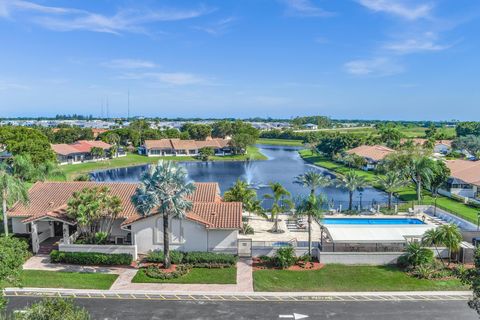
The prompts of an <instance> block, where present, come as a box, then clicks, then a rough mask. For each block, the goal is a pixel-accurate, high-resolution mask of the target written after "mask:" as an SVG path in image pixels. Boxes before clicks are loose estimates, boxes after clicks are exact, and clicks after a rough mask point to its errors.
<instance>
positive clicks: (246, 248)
mask: <svg viewBox="0 0 480 320" xmlns="http://www.w3.org/2000/svg"><path fill="white" fill-rule="evenodd" d="M238 256H239V257H240V258H251V257H252V239H239V240H238Z"/></svg>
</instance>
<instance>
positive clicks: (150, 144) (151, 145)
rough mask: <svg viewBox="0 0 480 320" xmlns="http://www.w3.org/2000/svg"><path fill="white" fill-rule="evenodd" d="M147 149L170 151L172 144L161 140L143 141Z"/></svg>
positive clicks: (167, 140)
mask: <svg viewBox="0 0 480 320" xmlns="http://www.w3.org/2000/svg"><path fill="white" fill-rule="evenodd" d="M143 145H144V146H145V148H147V149H172V148H173V146H172V143H171V142H170V139H161V140H145V142H144V144H143Z"/></svg>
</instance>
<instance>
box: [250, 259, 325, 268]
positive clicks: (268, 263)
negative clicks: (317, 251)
mask: <svg viewBox="0 0 480 320" xmlns="http://www.w3.org/2000/svg"><path fill="white" fill-rule="evenodd" d="M252 261H253V271H256V270H266V269H275V270H291V271H307V270H320V269H321V268H323V267H324V264H321V263H320V262H316V261H311V262H310V261H302V260H298V261H297V262H296V263H295V264H294V265H292V266H290V267H288V268H285V269H282V268H281V267H279V266H278V265H276V264H275V262H274V261H273V258H269V257H265V256H262V257H258V258H253V260H252Z"/></svg>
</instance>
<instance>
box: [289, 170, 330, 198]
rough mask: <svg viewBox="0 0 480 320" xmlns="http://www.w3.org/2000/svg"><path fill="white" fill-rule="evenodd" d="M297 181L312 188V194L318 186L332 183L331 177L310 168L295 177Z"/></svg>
mask: <svg viewBox="0 0 480 320" xmlns="http://www.w3.org/2000/svg"><path fill="white" fill-rule="evenodd" d="M294 182H295V183H298V184H300V185H302V186H304V187H307V188H309V189H310V195H312V194H315V192H316V190H317V188H319V187H326V186H328V185H330V184H331V183H332V181H331V179H330V177H328V176H326V175H323V174H321V173H319V172H317V171H314V170H310V171H307V172H305V173H304V174H301V175H299V176H297V177H296V178H295V181H294Z"/></svg>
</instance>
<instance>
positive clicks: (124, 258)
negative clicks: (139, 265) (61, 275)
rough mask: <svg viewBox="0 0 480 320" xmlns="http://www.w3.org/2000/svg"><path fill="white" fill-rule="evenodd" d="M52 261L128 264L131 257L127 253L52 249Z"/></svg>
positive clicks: (84, 263) (83, 263) (130, 261)
mask: <svg viewBox="0 0 480 320" xmlns="http://www.w3.org/2000/svg"><path fill="white" fill-rule="evenodd" d="M50 260H51V261H52V262H53V263H68V264H79V265H130V264H131V263H132V260H133V257H132V255H130V254H127V253H112V254H108V253H97V252H63V251H58V250H53V251H52V252H51V253H50Z"/></svg>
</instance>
